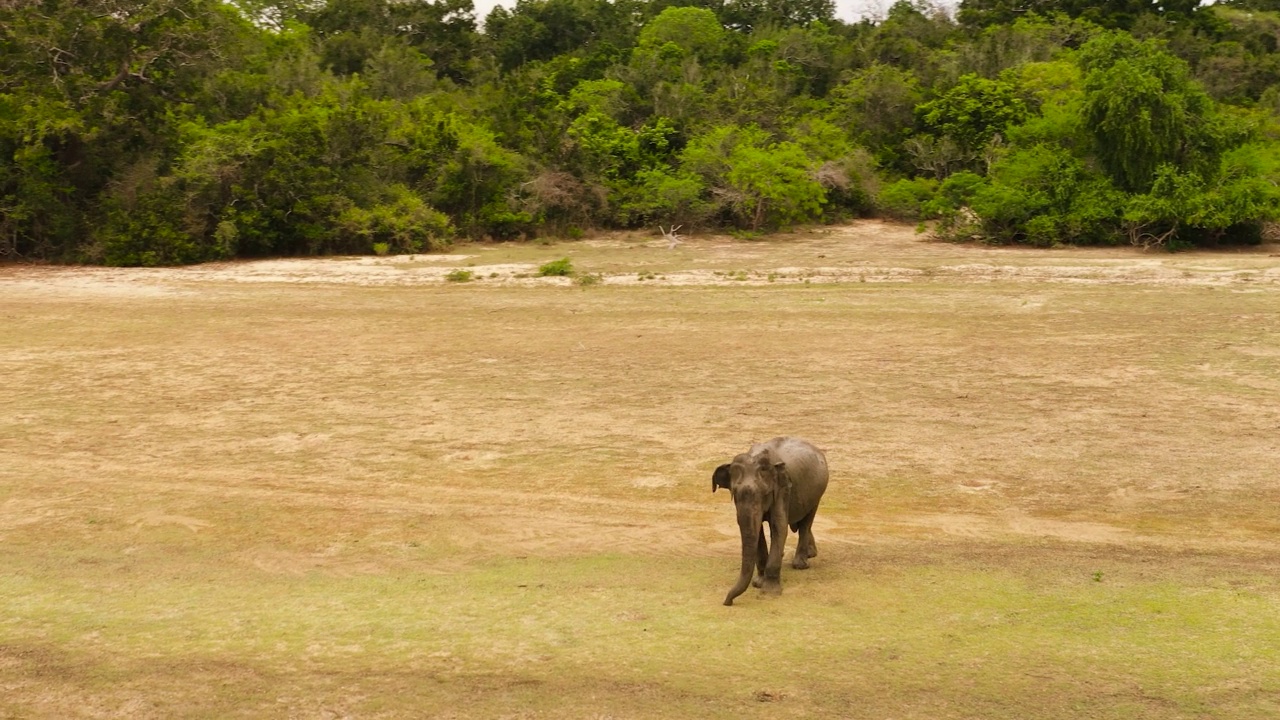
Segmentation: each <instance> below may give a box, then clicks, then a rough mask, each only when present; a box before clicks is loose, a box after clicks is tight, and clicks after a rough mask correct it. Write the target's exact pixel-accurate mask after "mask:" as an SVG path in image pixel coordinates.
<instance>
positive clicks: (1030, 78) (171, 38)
mask: <svg viewBox="0 0 1280 720" xmlns="http://www.w3.org/2000/svg"><path fill="white" fill-rule="evenodd" d="M1278 44H1280V0H1241V1H1239V2H1228V3H1220V4H1217V5H1214V6H1208V7H1199V6H1198V4H1197V2H1196V1H1195V0H1171V1H1167V2H1149V1H1144V0H1116V1H1113V2H1103V3H1085V2H1075V1H1074V0H1072V1H1069V2H1047V1H1045V0H1019V1H1018V2H1013V1H1012V0H974V1H971V2H970V1H966V2H964V3H963V4H962V5H961V7H960V10H959V12H958V14H957V15H956V17H954V18H953V17H951V16H949V15H948V14H946V13H944V12H942V11H940V10H938V9H936V8H932V7H930V6H928V5H925V4H919V3H917V4H913V3H911V2H908V1H907V0H903V1H901V2H898V3H897V4H896V5H893V7H892V8H890V9H889V10H888V12H887V15H886V16H885V17H884V18H882V19H879V20H877V21H871V20H868V21H864V22H859V23H854V24H849V23H844V22H841V21H839V20H837V19H835V18H834V17H833V4H832V2H831V1H830V0H648V1H646V0H611V1H610V0H519V2H518V3H517V4H516V5H515V6H514V7H513V8H511V9H503V8H497V9H495V10H494V11H493V12H492V13H491V14H490V15H489V16H488V17H487V18H484V23H483V30H481V29H480V27H479V24H478V23H477V19H476V17H475V14H474V10H473V6H472V4H471V0H437V1H435V2H430V1H427V0H327V1H324V0H316V1H311V0H279V1H273V0H240V1H239V2H235V3H228V2H224V1H223V0H0V160H2V164H0V259H38V260H53V261H70V262H91V263H106V264H112V265H157V264H175V263H190V262H199V261H204V260H212V259H220V258H231V257H247V256H264V255H297V254H322V253H369V252H383V253H385V252H390V253H401V252H419V251H425V250H430V249H435V248H439V247H442V246H444V245H447V244H448V243H449V242H451V241H452V239H454V238H456V237H470V238H493V239H518V238H528V237H533V236H536V235H539V234H554V235H559V236H573V235H576V234H579V233H581V232H583V231H585V230H587V229H590V228H601V227H641V226H654V225H656V224H659V223H661V224H663V225H666V224H682V225H684V226H685V227H686V228H720V229H731V230H733V231H735V232H741V233H756V232H763V231H767V230H771V229H776V228H782V227H786V226H789V225H793V224H797V223H807V222H830V221H837V220H840V219H842V218H848V217H853V216H859V215H872V214H883V215H890V216H894V217H899V218H904V219H936V220H937V221H938V228H939V230H938V231H939V232H940V233H942V234H944V235H946V236H949V237H953V238H957V239H969V238H972V239H983V240H987V241H993V242H1006V243H1027V244H1033V245H1052V244H1057V243H1090V244H1113V243H1130V242H1132V243H1136V244H1140V245H1160V246H1165V247H1169V248H1178V247H1185V246H1188V245H1191V244H1212V243H1224V242H1252V241H1256V240H1257V239H1258V237H1259V233H1260V231H1261V228H1262V226H1263V223H1264V222H1266V221H1270V220H1273V219H1276V218H1277V217H1280V187H1278V186H1277V181H1280V125H1278V124H1277V113H1278V112H1280V52H1277V45H1278Z"/></svg>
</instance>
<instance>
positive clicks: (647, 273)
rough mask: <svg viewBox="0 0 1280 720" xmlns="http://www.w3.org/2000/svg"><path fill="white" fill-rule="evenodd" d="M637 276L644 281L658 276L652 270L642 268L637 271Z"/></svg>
mask: <svg viewBox="0 0 1280 720" xmlns="http://www.w3.org/2000/svg"><path fill="white" fill-rule="evenodd" d="M636 277H637V278H639V279H640V280H642V281H643V280H653V279H654V278H656V277H658V276H657V275H654V274H653V271H652V270H641V271H640V272H638V273H636Z"/></svg>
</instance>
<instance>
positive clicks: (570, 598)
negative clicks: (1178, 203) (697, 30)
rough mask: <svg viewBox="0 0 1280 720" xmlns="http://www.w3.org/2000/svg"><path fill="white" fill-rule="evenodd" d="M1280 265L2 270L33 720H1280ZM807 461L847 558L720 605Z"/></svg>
mask: <svg viewBox="0 0 1280 720" xmlns="http://www.w3.org/2000/svg"><path fill="white" fill-rule="evenodd" d="M1274 252H1275V248H1270V249H1268V248H1261V249H1250V250H1247V251H1240V252H1233V253H1207V252H1206V253H1192V254H1186V255H1157V254H1149V253H1145V254H1144V253H1139V252H1137V251H1133V250H1129V249H1115V250H1080V249H1075V250H1060V251H1025V250H1014V249H1000V248H982V247H958V246H951V245H942V244H936V243H929V242H925V241H922V240H920V239H918V238H916V237H915V236H914V235H913V233H912V232H911V231H910V229H906V228H902V227H898V226H892V225H884V224H879V223H861V224H856V225H852V226H849V227H845V228H838V229H835V230H824V231H818V232H814V233H809V234H797V235H794V236H783V237H780V238H774V239H771V240H769V241H764V242H741V241H734V240H729V239H725V238H703V239H691V240H687V241H686V242H685V244H684V245H681V246H680V247H678V248H676V249H674V250H668V249H667V248H666V245H665V243H664V242H663V241H661V240H660V239H657V238H652V237H639V236H615V237H609V238H603V239H598V240H593V241H584V242H577V243H564V244H559V245H555V246H544V245H528V246H476V247H462V248H460V249H459V250H458V251H457V252H456V253H454V254H453V255H449V256H444V257H441V256H418V257H415V258H405V257H400V258H378V259H373V258H362V259H331V260H293V261H268V262H259V263H237V264H226V265H210V266H202V267H195V268H186V269H167V270H108V269H87V268H12V267H11V268H5V269H0V373H2V376H3V377H4V395H3V397H4V401H3V403H0V547H3V553H0V717H57V718H63V717H86V718H88V717H126V716H127V717H135V718H147V717H155V718H168V717H209V718H225V717H296V718H335V717H374V718H381V717H386V718H393V717H457V718H469V717H520V718H558V717H583V718H589V717H601V718H603V717H612V718H644V717H726V718H728V717H743V716H747V717H756V716H761V717H762V716H765V715H774V714H776V713H778V712H781V713H783V714H785V715H787V716H788V717H805V716H813V717H819V716H821V717H858V718H863V717H865V718H926V717H927V718H1030V719H1038V718H1080V717H1089V718H1200V717H1213V718H1241V719H1244V718H1260V717H1269V716H1276V715H1277V714H1280V673H1277V672H1276V668H1277V667H1278V666H1280V514H1278V513H1277V508H1280V485H1278V483H1277V471H1278V468H1280V450H1278V449H1277V447H1278V441H1280V402H1277V399H1278V398H1280V363H1278V361H1280V259H1278V258H1277V257H1276V256H1275V255H1274V254H1273V253H1274ZM566 255H567V256H569V257H570V258H572V260H573V262H574V265H575V267H577V268H579V269H580V270H583V271H588V272H594V273H602V274H603V282H602V283H600V284H597V285H596V286H593V287H588V288H578V287H575V286H574V285H573V281H572V280H569V279H562V278H534V277H532V274H533V271H534V269H535V268H536V267H537V265H538V264H540V263H542V262H546V261H548V260H551V259H555V258H558V257H562V256H566ZM458 267H469V268H470V269H471V270H472V271H473V272H475V274H476V276H477V277H478V278H481V279H480V280H479V281H477V282H470V283H450V282H446V281H445V280H444V279H443V278H444V275H445V274H446V273H447V272H449V271H450V270H453V269H456V268H458ZM522 276H523V277H522ZM642 276H643V277H644V278H645V279H641V277H642ZM806 280H807V281H808V282H807V283H806ZM783 433H788V434H796V435H801V436H804V437H808V438H810V439H813V440H814V441H816V442H817V443H819V444H820V445H821V446H823V447H825V448H826V449H827V453H828V457H829V458H830V464H831V467H832V470H833V479H832V484H831V488H830V490H829V491H828V494H827V498H826V500H825V501H824V504H823V508H822V510H821V511H820V512H819V515H818V521H817V523H816V525H815V533H816V537H817V541H818V546H819V550H820V555H819V556H818V557H817V558H816V559H815V560H814V561H813V568H812V569H811V570H808V571H805V572H796V571H792V570H790V569H789V568H785V569H784V572H783V585H784V593H783V594H782V596H780V597H777V598H772V597H763V596H760V595H759V594H758V592H757V591H754V590H752V591H750V592H749V593H748V594H747V595H744V596H743V597H742V598H740V599H739V601H738V603H737V604H736V605H735V606H734V607H732V608H726V607H722V606H721V605H720V602H721V600H722V599H723V596H724V592H725V590H727V588H728V586H729V585H730V584H731V583H732V580H733V578H734V575H735V573H736V568H737V552H738V551H737V545H738V541H737V538H736V526H735V524H734V521H733V513H732V511H731V510H730V508H729V504H730V501H729V499H728V498H727V497H726V495H725V494H724V493H719V494H716V495H712V494H710V492H709V490H710V488H709V485H710V473H711V470H712V469H713V468H714V466H715V465H716V464H717V463H718V462H723V461H724V460H725V459H726V458H728V457H730V456H731V455H732V454H734V453H736V452H739V451H741V450H742V449H743V448H745V447H746V446H747V444H748V443H749V442H751V441H752V440H759V439H764V438H768V437H770V436H773V435H776V434H783ZM794 542H795V540H794V537H793V538H792V539H791V544H792V545H794Z"/></svg>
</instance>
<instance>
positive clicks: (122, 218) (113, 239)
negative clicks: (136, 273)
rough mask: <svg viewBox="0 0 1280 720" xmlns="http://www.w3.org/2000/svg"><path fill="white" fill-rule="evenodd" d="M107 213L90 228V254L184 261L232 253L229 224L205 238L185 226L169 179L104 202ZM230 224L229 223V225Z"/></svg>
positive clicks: (144, 262)
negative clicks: (93, 230) (97, 226)
mask: <svg viewBox="0 0 1280 720" xmlns="http://www.w3.org/2000/svg"><path fill="white" fill-rule="evenodd" d="M106 208H107V212H106V218H105V220H104V221H103V223H102V224H101V226H100V227H99V228H98V230H97V231H96V232H95V233H94V240H95V243H94V245H93V246H92V247H91V249H90V251H89V255H90V257H89V259H91V260H94V261H98V262H102V263H104V264H106V265H114V266H144V267H155V266H161V265H187V264H191V263H198V262H207V261H210V260H221V259H225V258H229V257H233V256H234V255H235V251H236V247H235V234H234V232H233V231H234V228H235V226H234V225H230V224H227V223H224V224H221V225H219V226H218V228H217V230H216V231H215V232H214V233H213V234H212V236H211V237H210V238H209V239H207V240H206V239H205V238H204V237H202V236H201V234H200V233H199V232H198V230H195V229H189V228H188V224H189V223H188V220H187V217H186V214H185V212H184V204H183V199H182V196H181V193H180V192H178V190H177V188H176V186H175V185H174V184H173V183H170V182H163V183H161V184H160V185H159V186H158V187H156V188H154V189H150V190H146V191H140V192H138V193H137V195H136V196H135V197H133V198H128V199H126V198H113V199H111V200H108V201H107V202H106ZM228 228H229V229H228Z"/></svg>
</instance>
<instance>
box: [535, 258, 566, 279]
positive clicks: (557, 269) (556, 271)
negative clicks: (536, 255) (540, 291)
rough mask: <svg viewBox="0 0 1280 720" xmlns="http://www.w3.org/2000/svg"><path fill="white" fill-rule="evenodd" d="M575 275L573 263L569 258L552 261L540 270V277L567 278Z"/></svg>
mask: <svg viewBox="0 0 1280 720" xmlns="http://www.w3.org/2000/svg"><path fill="white" fill-rule="evenodd" d="M572 274H573V262H571V261H570V260H569V258H567V257H566V258H560V259H559V260H552V261H551V262H549V263H546V264H544V265H542V266H541V267H539V268H538V275H539V277H566V276H569V275H572Z"/></svg>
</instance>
